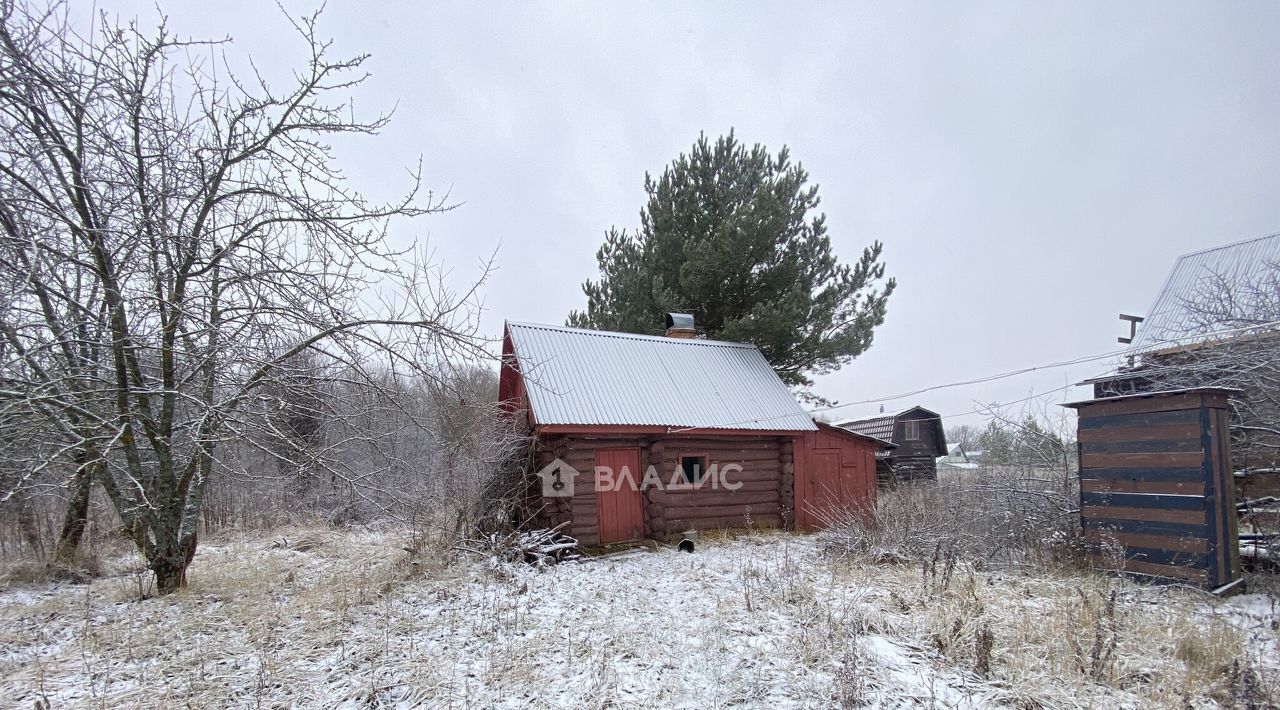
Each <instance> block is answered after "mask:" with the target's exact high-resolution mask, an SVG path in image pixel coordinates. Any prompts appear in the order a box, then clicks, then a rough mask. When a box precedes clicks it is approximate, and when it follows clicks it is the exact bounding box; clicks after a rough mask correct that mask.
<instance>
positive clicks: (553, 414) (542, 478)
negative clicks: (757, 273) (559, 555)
mask: <svg viewBox="0 0 1280 710" xmlns="http://www.w3.org/2000/svg"><path fill="white" fill-rule="evenodd" d="M667 324H668V326H669V327H668V330H667V335H666V336H665V337H663V336H651V335H636V334H630V333H615V332H608V331H596V330H582V329H576V328H566V327H559V326H551V325H538V324H532V323H514V322H508V323H507V324H506V326H505V330H504V334H503V364H502V373H501V377H500V380H499V399H500V401H501V402H502V403H503V408H504V411H505V412H506V413H507V415H508V416H516V417H520V418H521V419H522V420H523V421H524V422H526V423H527V425H528V427H529V430H530V431H531V433H532V435H533V436H534V439H535V455H534V457H533V464H532V465H531V466H530V469H531V470H529V471H528V472H527V479H526V480H527V484H528V487H527V493H528V497H527V502H528V504H529V506H528V507H529V508H530V512H531V515H532V517H533V520H534V524H536V525H539V526H545V527H552V526H556V525H560V524H564V523H567V527H568V530H567V532H568V533H569V534H570V535H572V536H574V537H576V538H577V539H578V540H579V541H580V542H581V543H582V544H585V545H597V544H610V543H619V542H627V541H632V540H638V539H641V538H649V539H655V540H664V539H667V538H671V537H675V536H679V535H680V534H682V533H684V532H686V531H690V530H708V529H716V528H749V527H777V528H786V529H790V528H793V527H798V528H800V529H805V530H809V529H814V528H816V527H819V526H820V525H821V524H822V523H823V521H824V520H829V519H830V516H835V515H840V514H841V513H842V512H843V511H847V510H863V511H865V510H869V509H870V506H871V505H872V504H874V501H875V478H874V476H875V454H876V453H877V452H878V451H880V450H881V449H883V448H886V447H891V446H892V445H891V444H889V443H887V442H883V441H879V440H877V439H875V438H874V437H869V436H864V435H860V434H856V433H852V432H848V431H844V430H841V429H837V428H835V427H831V426H828V425H825V424H820V423H817V422H815V421H814V420H813V419H812V418H811V417H810V416H809V415H808V414H807V413H806V412H805V411H804V410H803V409H802V408H801V407H800V405H799V403H797V401H796V399H795V398H794V397H793V396H792V394H791V392H790V391H788V389H787V387H786V385H784V384H783V383H782V381H781V380H780V379H779V378H778V376H777V375H776V374H775V373H774V371H773V369H772V368H771V367H770V366H769V363H768V362H766V361H765V359H764V356H763V355H761V353H760V351H759V350H758V349H756V347H755V346H754V345H751V344H747V343H733V342H723V341H715V340H705V339H699V338H696V336H695V331H694V329H693V322H692V318H691V317H689V316H686V315H683V314H670V315H668V317H667ZM606 473H607V475H606Z"/></svg>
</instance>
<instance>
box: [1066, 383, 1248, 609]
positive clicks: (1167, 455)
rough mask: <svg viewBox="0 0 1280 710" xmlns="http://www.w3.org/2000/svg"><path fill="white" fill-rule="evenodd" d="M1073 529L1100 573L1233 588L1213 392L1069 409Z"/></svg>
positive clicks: (1230, 515)
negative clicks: (1073, 426) (1073, 439)
mask: <svg viewBox="0 0 1280 710" xmlns="http://www.w3.org/2000/svg"><path fill="white" fill-rule="evenodd" d="M1069 406H1073V407H1075V408H1076V409H1077V410H1078V412H1079V415H1080V420H1079V429H1078V436H1077V439H1078V441H1079V444H1078V446H1079V453H1080V520H1081V525H1082V526H1083V529H1084V537H1085V540H1086V543H1087V544H1089V545H1090V547H1091V552H1092V554H1093V555H1094V558H1093V559H1094V563H1095V565H1096V566H1098V567H1099V568H1102V569H1108V570H1114V569H1117V568H1120V569H1123V570H1124V571H1126V572H1130V573H1135V574H1140V575H1146V576H1152V577H1161V578H1168V579H1174V580H1178V581H1186V582H1191V583H1194V584H1199V585H1202V586H1207V587H1211V588H1212V587H1219V586H1222V585H1225V584H1229V583H1231V582H1234V581H1236V580H1237V579H1239V575H1240V562H1239V551H1238V545H1239V543H1238V539H1237V537H1238V535H1237V531H1236V522H1235V521H1236V516H1235V498H1234V484H1233V481H1232V477H1231V473H1230V471H1229V470H1228V469H1229V465H1228V462H1229V461H1230V451H1229V438H1230V437H1229V435H1228V430H1227V398H1226V395H1225V393H1223V392H1222V391H1221V390H1208V389H1199V390H1185V391H1179V392H1174V393H1159V394H1150V395H1141V396H1134V397H1124V398H1111V399H1102V400H1091V401H1088V402H1079V403H1076V404H1074V405H1069Z"/></svg>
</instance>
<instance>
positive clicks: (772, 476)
mask: <svg viewBox="0 0 1280 710" xmlns="http://www.w3.org/2000/svg"><path fill="white" fill-rule="evenodd" d="M613 448H635V449H636V450H637V451H638V452H639V461H640V465H641V470H640V471H635V472H632V473H633V476H634V477H635V479H636V482H637V483H639V482H640V481H641V479H642V478H643V476H644V475H645V469H647V468H648V467H649V466H654V467H655V468H656V473H657V475H658V477H659V478H660V479H661V480H662V487H661V488H658V487H649V488H647V489H645V490H642V491H641V493H640V495H642V496H643V503H644V521H645V536H646V537H648V538H652V539H665V538H667V537H669V536H674V535H678V534H679V533H681V532H683V531H686V530H711V529H718V528H746V527H750V526H755V527H781V526H789V525H791V524H792V523H793V521H794V511H792V510H791V507H792V504H791V501H792V500H793V495H794V494H793V490H794V489H793V487H792V486H793V475H794V460H793V457H794V453H793V450H792V444H791V440H790V439H789V438H782V437H708V436H702V437H686V436H649V437H589V438H588V437H579V436H560V437H554V438H548V439H545V440H543V441H541V442H540V444H539V449H538V457H537V460H538V465H539V467H540V468H541V467H542V466H545V465H547V464H549V463H551V462H552V461H554V460H555V459H556V458H560V459H561V460H562V461H564V462H565V463H566V464H568V465H569V466H571V467H572V468H573V469H575V470H577V471H578V472H579V473H580V475H579V476H578V477H577V479H576V481H575V485H574V495H573V496H572V497H571V498H545V499H544V500H543V509H544V511H545V512H544V515H543V516H542V517H540V518H539V521H540V523H541V524H546V525H556V524H559V523H560V522H563V521H564V520H571V521H572V522H571V525H570V528H569V530H570V533H569V534H571V535H573V536H574V537H576V538H577V539H578V540H579V541H580V542H581V543H582V544H584V545H594V544H598V543H599V523H600V520H599V511H598V506H597V498H596V491H595V486H594V470H595V452H596V450H597V449H613ZM680 454H704V455H706V456H707V458H708V461H707V464H708V468H710V466H711V465H717V466H719V467H720V468H723V467H724V466H726V465H728V464H737V465H739V466H741V467H742V470H741V471H740V472H737V473H733V474H729V475H728V480H729V481H730V482H731V483H736V484H740V485H738V486H737V489H736V490H733V491H730V490H727V489H724V488H712V487H711V486H710V483H709V482H708V483H707V484H706V485H703V486H690V485H677V486H675V487H671V486H670V483H671V480H672V478H673V477H674V476H676V475H678V468H679V457H680ZM784 502H785V504H784ZM542 521H545V522H542Z"/></svg>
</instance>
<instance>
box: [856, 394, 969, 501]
mask: <svg viewBox="0 0 1280 710" xmlns="http://www.w3.org/2000/svg"><path fill="white" fill-rule="evenodd" d="M836 426H838V427H840V428H841V429H845V430H847V431H851V432H854V433H856V434H862V435H864V436H870V437H873V438H876V439H880V440H884V441H888V442H890V443H892V444H893V445H894V447H893V448H892V449H886V450H884V451H882V452H880V453H879V454H878V455H877V457H876V479H877V480H878V481H879V482H880V484H881V485H891V484H893V483H897V482H899V481H936V480H938V465H937V460H938V457H939V456H946V455H947V436H946V434H945V433H944V432H943V430H942V417H940V416H939V415H938V413H937V412H933V411H930V410H928V409H925V408H924V407H911V408H909V409H904V410H902V411H900V412H894V413H892V414H877V415H875V416H873V417H865V418H862V419H849V420H846V421H842V422H837V423H836Z"/></svg>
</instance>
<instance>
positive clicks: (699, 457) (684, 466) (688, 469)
mask: <svg viewBox="0 0 1280 710" xmlns="http://www.w3.org/2000/svg"><path fill="white" fill-rule="evenodd" d="M680 473H681V474H682V475H683V477H684V482H685V483H702V477H703V476H705V475H707V457H706V456H705V455H704V454H681V456H680Z"/></svg>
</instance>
